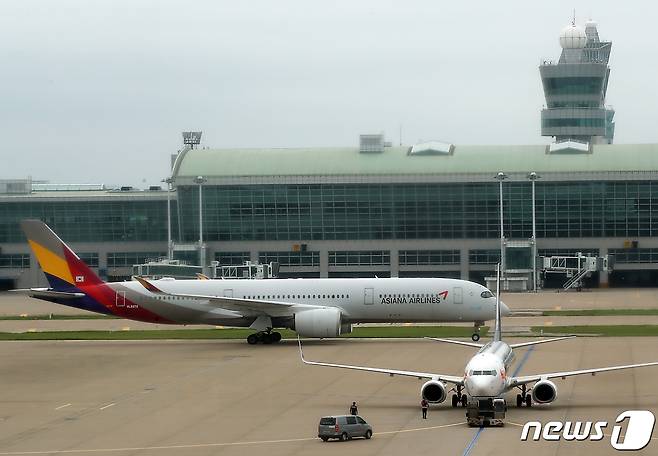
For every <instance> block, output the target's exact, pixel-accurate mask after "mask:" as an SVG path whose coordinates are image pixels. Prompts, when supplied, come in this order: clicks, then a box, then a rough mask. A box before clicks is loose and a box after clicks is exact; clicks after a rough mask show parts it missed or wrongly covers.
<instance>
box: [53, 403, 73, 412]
mask: <svg viewBox="0 0 658 456" xmlns="http://www.w3.org/2000/svg"><path fill="white" fill-rule="evenodd" d="M70 405H71V403H70V402H69V403H68V404H64V405H60V406H59V407H55V410H62V409H63V408H66V407H69V406H70Z"/></svg>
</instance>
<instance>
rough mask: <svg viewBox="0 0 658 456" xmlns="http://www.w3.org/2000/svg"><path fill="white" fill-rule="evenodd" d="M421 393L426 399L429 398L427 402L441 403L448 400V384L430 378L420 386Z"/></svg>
mask: <svg viewBox="0 0 658 456" xmlns="http://www.w3.org/2000/svg"><path fill="white" fill-rule="evenodd" d="M420 395H421V396H422V397H423V398H424V399H427V402H431V403H433V404H439V403H441V402H443V401H445V400H446V397H447V396H448V393H447V392H446V386H445V385H444V384H443V383H441V382H439V381H436V380H430V381H429V382H426V383H425V384H424V385H423V386H422V388H420Z"/></svg>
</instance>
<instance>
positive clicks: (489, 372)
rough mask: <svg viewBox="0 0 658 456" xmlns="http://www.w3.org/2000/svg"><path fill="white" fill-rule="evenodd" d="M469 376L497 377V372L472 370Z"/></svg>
mask: <svg viewBox="0 0 658 456" xmlns="http://www.w3.org/2000/svg"><path fill="white" fill-rule="evenodd" d="M469 375H493V376H495V375H497V374H496V371H495V370H472V371H471V372H470V373H469Z"/></svg>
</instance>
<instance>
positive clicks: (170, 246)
mask: <svg viewBox="0 0 658 456" xmlns="http://www.w3.org/2000/svg"><path fill="white" fill-rule="evenodd" d="M162 182H165V183H166V184H167V259H168V260H170V261H171V260H173V259H174V242H173V240H172V239H171V187H172V184H173V182H174V178H173V176H170V177H168V178H166V179H162Z"/></svg>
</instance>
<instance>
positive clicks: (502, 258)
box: [495, 171, 507, 275]
mask: <svg viewBox="0 0 658 456" xmlns="http://www.w3.org/2000/svg"><path fill="white" fill-rule="evenodd" d="M495 179H497V180H498V191H499V194H500V265H501V267H500V269H501V274H502V275H504V274H505V235H504V232H503V181H504V180H505V179H507V174H505V173H504V172H502V171H500V172H499V173H498V174H496V176H495Z"/></svg>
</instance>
